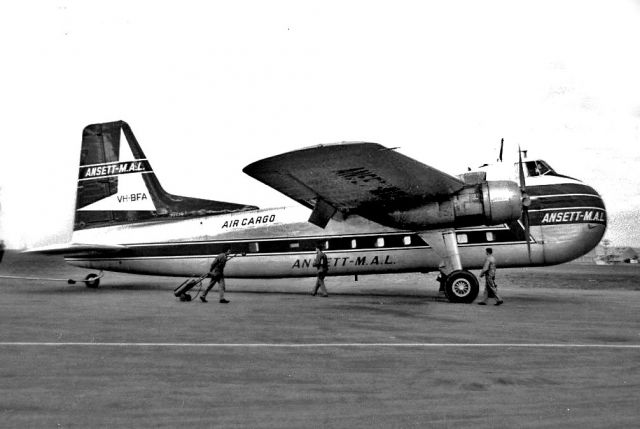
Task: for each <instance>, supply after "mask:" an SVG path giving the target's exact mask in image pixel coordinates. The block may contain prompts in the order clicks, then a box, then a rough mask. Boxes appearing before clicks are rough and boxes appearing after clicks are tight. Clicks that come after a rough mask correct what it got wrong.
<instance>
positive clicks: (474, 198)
mask: <svg viewBox="0 0 640 429" xmlns="http://www.w3.org/2000/svg"><path fill="white" fill-rule="evenodd" d="M521 214H522V195H521V193H520V188H519V187H518V185H517V184H516V183H515V182H511V181H506V180H504V181H502V180H499V181H490V182H482V183H479V184H477V185H472V186H466V187H464V188H462V190H460V191H459V192H458V193H456V194H455V195H453V196H452V197H451V198H450V199H448V200H444V201H440V202H432V203H428V204H425V205H423V206H420V207H416V208H413V209H409V210H398V211H395V212H393V213H389V215H388V216H387V219H385V220H386V221H387V222H385V223H387V224H388V225H389V226H394V227H396V228H402V229H413V230H416V229H418V230H419V229H435V228H449V227H462V226H479V225H496V224H500V223H506V222H511V221H514V220H517V219H519V218H520V216H521Z"/></svg>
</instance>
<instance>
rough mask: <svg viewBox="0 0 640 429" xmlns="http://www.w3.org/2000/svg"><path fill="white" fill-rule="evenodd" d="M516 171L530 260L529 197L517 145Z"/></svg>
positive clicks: (520, 153)
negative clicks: (518, 175)
mask: <svg viewBox="0 0 640 429" xmlns="http://www.w3.org/2000/svg"><path fill="white" fill-rule="evenodd" d="M518 172H519V174H520V193H521V194H522V221H523V223H524V235H525V240H526V241H527V252H528V253H529V262H531V235H530V234H529V206H530V205H531V198H529V194H527V186H526V183H525V179H524V168H523V167H522V151H521V150H520V146H518Z"/></svg>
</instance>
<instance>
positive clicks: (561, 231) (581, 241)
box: [542, 186, 607, 264]
mask: <svg viewBox="0 0 640 429" xmlns="http://www.w3.org/2000/svg"><path fill="white" fill-rule="evenodd" d="M582 191H583V192H584V194H583V196H582V198H580V199H576V197H577V196H576V195H575V194H574V195H567V197H565V198H570V199H572V201H571V203H570V204H572V205H573V206H574V208H569V207H567V209H566V210H562V211H559V213H557V216H556V218H555V220H556V222H555V223H553V224H551V225H546V226H543V227H542V234H543V235H544V261H545V263H547V264H560V263H563V262H568V261H572V260H574V259H576V258H579V257H580V256H583V255H585V254H587V253H589V252H590V251H591V250H593V248H594V247H596V246H597V245H598V243H600V240H602V237H603V236H604V234H605V232H606V229H607V212H606V209H605V206H604V202H603V200H602V197H601V196H600V195H599V194H598V193H597V192H596V191H595V190H593V188H590V187H587V186H584V187H583V188H582ZM548 216H549V219H551V217H552V215H551V214H549V215H548ZM543 224H544V221H543Z"/></svg>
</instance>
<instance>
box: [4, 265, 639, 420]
mask: <svg viewBox="0 0 640 429" xmlns="http://www.w3.org/2000/svg"><path fill="white" fill-rule="evenodd" d="M88 273H89V271H86V270H81V269H78V268H73V267H70V266H67V265H65V264H64V263H63V262H62V260H61V259H60V258H43V257H39V256H36V257H34V256H25V255H16V254H8V255H6V256H5V260H4V261H3V262H2V264H1V265H0V326H1V328H0V427H16V428H18V427H19V428H28V427H56V428H69V427H82V428H84V427H136V428H138V427H177V426H187V425H189V426H192V427H223V428H240V427H251V428H302V427H305V428H307V427H332V428H336V427H337V428H360V427H362V428H364V427H367V428H370V427H385V428H405V427H434V428H458V427H474V428H484V427H491V428H495V427H505V428H513V427H518V428H526V427H554V428H555V427H564V428H567V427H569V428H571V427H580V428H585V427H624V428H628V427H633V426H635V425H637V422H638V421H640V409H639V405H640V316H639V312H638V309H640V267H636V266H633V267H631V266H621V267H608V266H607V267H593V266H578V265H562V266H558V267H546V268H536V269H531V268H529V269H518V270H516V269H510V270H500V269H499V270H498V277H497V281H498V284H499V288H500V289H499V290H500V293H501V295H502V296H503V298H504V299H505V304H504V305H502V306H499V307H497V306H494V305H488V306H478V305H475V304H470V305H465V304H450V303H448V302H447V301H446V300H445V299H444V298H443V297H442V296H440V295H438V291H437V283H436V282H435V277H436V276H435V274H427V275H424V274H405V275H379V276H360V278H359V281H358V282H355V281H354V279H353V278H346V277H339V278H333V277H329V278H327V280H326V283H327V288H328V290H329V293H330V297H329V298H322V297H312V296H310V291H311V288H312V286H313V284H314V279H311V278H310V279H280V280H236V279H228V280H227V298H228V299H229V300H230V301H231V303H230V304H226V305H223V304H219V303H217V299H214V298H217V294H215V293H213V292H212V294H210V295H209V298H210V302H209V303H208V304H204V303H201V302H199V300H197V301H192V302H188V303H185V302H180V301H179V300H178V299H177V298H175V297H174V296H173V293H172V291H173V288H174V287H176V286H177V285H178V284H180V283H181V282H182V280H184V279H181V278H161V277H149V276H135V275H125V274H117V273H105V277H104V278H103V279H102V283H101V286H100V288H98V289H89V288H86V287H84V286H83V285H81V284H76V285H69V284H66V283H65V282H64V281H60V282H54V281H40V280H20V279H15V278H7V277H8V276H16V277H17V276H25V277H27V276H28V277H43V278H44V277H46V278H58V277H59V278H61V279H64V278H68V277H69V278H82V277H84V276H85V275H86V274H88ZM476 274H477V273H476ZM3 276H4V277H3Z"/></svg>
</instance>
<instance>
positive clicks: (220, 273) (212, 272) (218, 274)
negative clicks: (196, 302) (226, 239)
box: [200, 245, 231, 304]
mask: <svg viewBox="0 0 640 429" xmlns="http://www.w3.org/2000/svg"><path fill="white" fill-rule="evenodd" d="M230 252H231V247H230V246H229V245H227V246H225V247H224V248H223V252H222V253H220V254H219V255H218V256H216V257H215V259H214V260H213V262H212V263H211V268H209V277H211V280H209V286H207V289H206V290H205V291H204V293H203V294H202V295H201V296H200V301H202V302H208V301H207V294H208V293H209V291H210V290H211V288H213V286H214V285H215V284H216V283H220V284H219V285H218V290H219V292H220V304H228V303H229V301H227V300H226V299H224V291H225V284H224V266H225V264H226V263H227V261H228V260H229V259H230V258H229V253H230Z"/></svg>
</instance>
